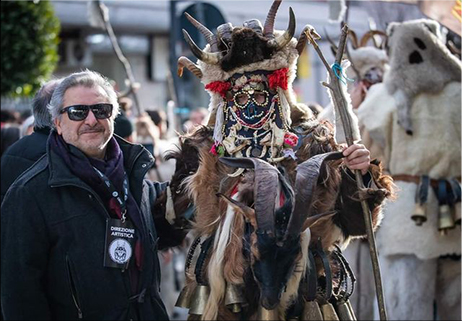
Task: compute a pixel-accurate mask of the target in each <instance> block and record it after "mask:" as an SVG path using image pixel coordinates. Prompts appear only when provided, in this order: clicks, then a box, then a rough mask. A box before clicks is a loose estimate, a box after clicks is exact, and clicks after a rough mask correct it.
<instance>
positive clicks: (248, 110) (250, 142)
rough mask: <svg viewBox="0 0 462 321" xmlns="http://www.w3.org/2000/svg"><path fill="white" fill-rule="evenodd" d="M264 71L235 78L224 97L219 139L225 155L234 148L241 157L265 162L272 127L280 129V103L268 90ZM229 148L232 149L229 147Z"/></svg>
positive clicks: (274, 92) (238, 75) (239, 75)
mask: <svg viewBox="0 0 462 321" xmlns="http://www.w3.org/2000/svg"><path fill="white" fill-rule="evenodd" d="M267 74H269V72H267V71H256V72H251V73H244V74H236V75H234V76H233V77H232V78H231V79H230V82H231V88H230V89H229V91H228V92H227V93H226V108H225V122H224V130H223V134H224V135H223V136H224V137H229V138H228V139H226V138H225V140H226V141H227V144H228V145H226V148H227V150H228V153H230V154H234V153H233V152H232V149H233V148H235V149H236V150H238V151H239V152H241V153H242V156H247V157H258V158H268V157H276V155H272V154H271V150H270V148H269V147H270V143H271V137H272V135H273V131H274V127H277V128H280V129H283V127H284V126H283V123H284V122H283V121H282V116H281V114H280V110H281V108H280V100H279V95H278V93H277V91H276V90H273V89H270V88H269V86H268V79H267ZM231 145H233V146H234V147H233V146H231Z"/></svg>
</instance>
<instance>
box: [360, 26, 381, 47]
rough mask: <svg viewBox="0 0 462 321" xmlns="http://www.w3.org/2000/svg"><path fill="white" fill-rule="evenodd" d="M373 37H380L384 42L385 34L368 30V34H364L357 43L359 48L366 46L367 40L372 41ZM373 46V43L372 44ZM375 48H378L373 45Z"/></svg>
mask: <svg viewBox="0 0 462 321" xmlns="http://www.w3.org/2000/svg"><path fill="white" fill-rule="evenodd" d="M375 35H380V36H382V37H383V38H384V40H385V39H386V38H387V34H386V33H385V32H383V31H380V30H370V31H368V32H366V33H365V34H364V36H363V37H362V38H361V41H360V42H359V47H365V46H366V45H367V42H368V41H369V39H371V38H372V39H374V38H373V37H374V36H375ZM374 44H375V42H374ZM375 47H377V48H379V46H377V45H376V44H375Z"/></svg>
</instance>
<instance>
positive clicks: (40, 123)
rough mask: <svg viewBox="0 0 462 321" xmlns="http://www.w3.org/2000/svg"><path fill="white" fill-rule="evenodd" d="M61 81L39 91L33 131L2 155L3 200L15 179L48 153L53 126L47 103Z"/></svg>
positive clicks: (35, 102)
mask: <svg viewBox="0 0 462 321" xmlns="http://www.w3.org/2000/svg"><path fill="white" fill-rule="evenodd" d="M60 82H61V79H53V80H50V81H48V82H47V83H45V84H44V85H43V86H42V87H41V88H40V89H39V90H38V91H37V93H36V94H35V96H34V99H33V101H32V113H33V119H34V131H33V133H31V134H30V135H27V136H24V137H22V138H21V139H20V140H19V141H17V142H16V143H15V144H13V146H11V148H10V149H9V150H8V151H7V152H6V153H5V154H4V155H3V156H2V160H1V175H2V179H1V182H2V183H1V199H2V200H3V197H4V196H5V194H6V191H7V190H8V188H9V187H10V186H11V184H12V183H13V182H14V180H15V179H16V178H17V177H18V176H19V175H21V174H22V173H23V172H24V171H25V170H26V169H28V168H29V167H30V166H32V164H34V163H35V162H36V161H37V160H38V159H39V158H40V157H42V156H43V155H44V154H45V153H46V143H47V139H48V135H49V134H50V130H51V127H52V126H53V123H52V121H51V115H50V113H49V112H48V109H47V105H48V103H49V102H50V100H51V96H52V95H53V91H54V90H55V88H56V87H57V86H58V85H59V84H60Z"/></svg>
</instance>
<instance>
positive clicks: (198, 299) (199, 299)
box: [189, 284, 210, 315]
mask: <svg viewBox="0 0 462 321" xmlns="http://www.w3.org/2000/svg"><path fill="white" fill-rule="evenodd" d="M209 295H210V289H209V287H208V286H206V285H202V284H199V285H197V287H196V288H195V289H194V292H193V295H192V297H191V305H190V308H189V314H195V315H202V314H204V310H205V305H206V304H207V301H208V299H209Z"/></svg>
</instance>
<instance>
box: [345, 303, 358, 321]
mask: <svg viewBox="0 0 462 321" xmlns="http://www.w3.org/2000/svg"><path fill="white" fill-rule="evenodd" d="M345 303H346V305H347V306H348V308H349V309H350V314H351V317H352V320H354V321H356V320H357V319H356V314H355V311H354V310H353V306H352V305H351V302H350V300H348V299H347V300H346V301H345Z"/></svg>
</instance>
